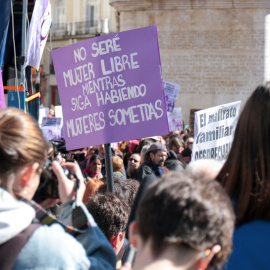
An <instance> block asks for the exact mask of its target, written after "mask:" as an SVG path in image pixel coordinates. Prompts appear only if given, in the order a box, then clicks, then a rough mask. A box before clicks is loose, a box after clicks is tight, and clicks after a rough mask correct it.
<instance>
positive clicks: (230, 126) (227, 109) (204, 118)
mask: <svg viewBox="0 0 270 270" xmlns="http://www.w3.org/2000/svg"><path fill="white" fill-rule="evenodd" d="M240 105H241V102H240V101H237V102H233V103H229V104H225V105H221V106H216V107H213V108H209V109H205V110H200V111H197V112H195V123H194V143H193V149H192V157H191V159H192V161H194V160H197V159H202V158H209V159H217V160H219V161H225V160H226V158H227V155H228V153H229V151H230V149H231V144H232V141H233V137H234V131H235V128H236V124H237V121H238V117H239V111H240Z"/></svg>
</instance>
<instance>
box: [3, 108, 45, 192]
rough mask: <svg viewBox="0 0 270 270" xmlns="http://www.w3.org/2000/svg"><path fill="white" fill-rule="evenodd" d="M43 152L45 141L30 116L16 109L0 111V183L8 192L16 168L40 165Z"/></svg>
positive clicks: (42, 160)
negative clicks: (35, 163)
mask: <svg viewBox="0 0 270 270" xmlns="http://www.w3.org/2000/svg"><path fill="white" fill-rule="evenodd" d="M46 152H47V144H46V142H45V140H44V138H43V135H42V132H41V130H40V129H39V126H38V123H37V121H36V120H35V119H34V118H32V117H31V116H30V115H27V114H25V113H24V112H23V111H22V110H19V109H16V108H7V109H1V110H0V184H1V186H3V187H5V188H7V189H8V190H9V192H12V189H11V187H12V176H13V177H14V174H15V173H16V172H17V170H18V169H20V168H21V167H22V166H23V165H26V164H31V163H34V162H38V163H39V164H42V163H43V162H44V161H45V159H46ZM9 180H11V181H9ZM13 180H14V179H13Z"/></svg>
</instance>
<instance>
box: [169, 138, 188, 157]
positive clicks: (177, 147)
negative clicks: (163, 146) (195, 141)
mask: <svg viewBox="0 0 270 270" xmlns="http://www.w3.org/2000/svg"><path fill="white" fill-rule="evenodd" d="M168 149H169V150H172V151H174V152H175V153H176V154H181V153H182V152H183V150H184V149H185V144H184V141H183V139H181V138H178V137H173V138H171V139H170V141H169V143H168Z"/></svg>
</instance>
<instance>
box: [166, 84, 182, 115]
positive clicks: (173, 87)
mask: <svg viewBox="0 0 270 270" xmlns="http://www.w3.org/2000/svg"><path fill="white" fill-rule="evenodd" d="M163 83H164V94H165V102H166V109H167V111H168V112H172V111H173V108H174V105H175V102H176V100H177V96H178V93H179V90H180V85H178V84H175V83H170V82H166V81H164V82H163Z"/></svg>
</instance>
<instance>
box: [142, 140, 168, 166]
mask: <svg viewBox="0 0 270 270" xmlns="http://www.w3.org/2000/svg"><path fill="white" fill-rule="evenodd" d="M167 156H168V152H167V148H166V146H165V145H164V144H162V143H153V144H152V145H151V146H150V147H149V149H148V151H147V152H146V155H145V158H146V159H148V160H149V159H150V160H151V161H152V163H153V164H155V165H156V166H164V162H165V160H166V158H167Z"/></svg>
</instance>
